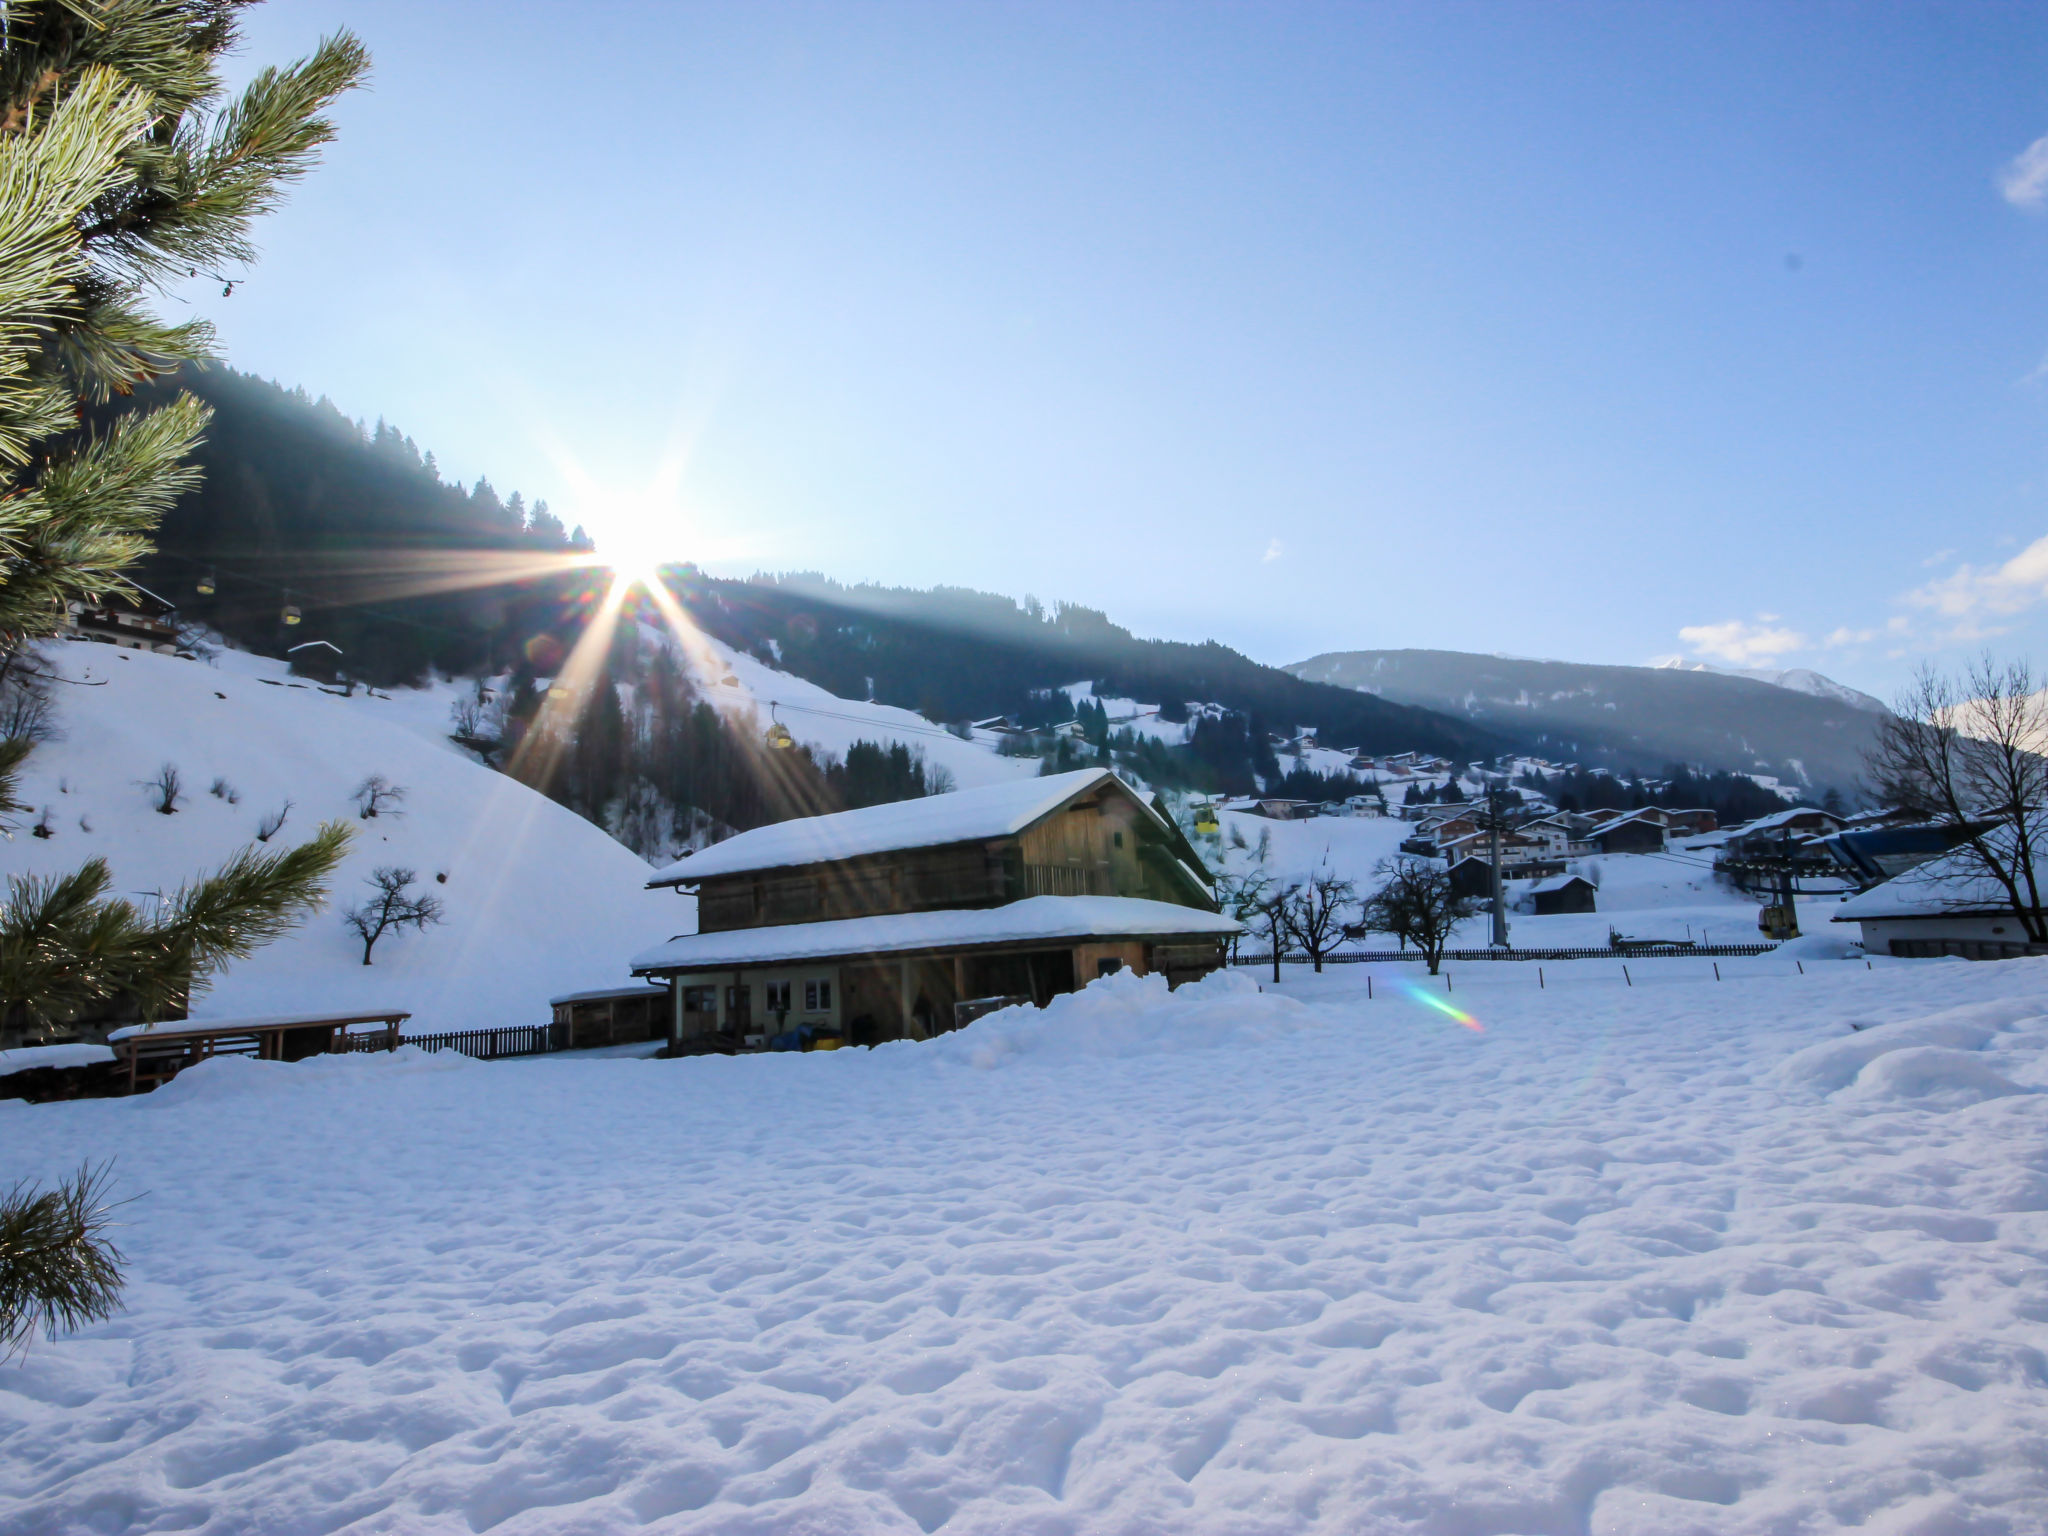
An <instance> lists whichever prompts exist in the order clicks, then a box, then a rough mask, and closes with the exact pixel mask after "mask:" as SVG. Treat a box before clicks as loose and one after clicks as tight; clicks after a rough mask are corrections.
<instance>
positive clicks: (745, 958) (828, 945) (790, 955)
mask: <svg viewBox="0 0 2048 1536" xmlns="http://www.w3.org/2000/svg"><path fill="white" fill-rule="evenodd" d="M1243 931H1244V930H1243V928H1242V927H1241V926H1240V925H1239V924H1238V922H1237V921H1236V920H1235V919H1234V918H1229V917H1225V916H1223V915H1222V914H1221V913H1220V912H1205V911H1203V910H1202V909H1201V908H1199V907H1183V906H1177V905H1175V904H1174V903H1173V902H1170V901H1147V900H1144V899H1142V898H1140V897H1136V896H1027V897H1026V898H1025V899H1024V900H1022V901H1013V902H1011V903H1010V904H1009V905H1007V906H1002V907H981V908H974V909H966V910H963V909H950V910H947V911H943V912H890V913H885V914H883V915H881V916H877V917H847V918H839V919H836V920H835V921H832V922H827V923H783V924H779V925H776V926H774V927H767V928H735V929H731V930H728V931H726V932H724V933H685V934H680V935H678V936H677V937H675V938H673V939H670V940H669V941H668V942H667V943H666V944H660V945H657V946H655V947H654V948H653V949H650V950H647V951H645V952H644V953H642V954H638V955H635V956H634V957H633V962H632V966H633V973H634V974H635V975H646V974H648V973H650V972H656V971H660V972H673V971H701V970H722V969H725V968H728V967H732V966H743V965H775V964H783V965H789V964H812V963H816V962H818V961H823V960H843V959H850V958H854V957H857V956H865V955H904V954H911V953H914V952H917V951H920V950H956V949H987V948H993V947H998V946H1003V945H1017V944H1045V943H1057V942H1060V941H1063V940H1064V941H1067V942H1079V941H1084V940H1087V939H1109V940H1117V939H1224V938H1229V937H1230V936H1231V935H1232V934H1236V933H1242V932H1243Z"/></svg>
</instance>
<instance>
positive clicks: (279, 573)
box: [121, 367, 588, 685]
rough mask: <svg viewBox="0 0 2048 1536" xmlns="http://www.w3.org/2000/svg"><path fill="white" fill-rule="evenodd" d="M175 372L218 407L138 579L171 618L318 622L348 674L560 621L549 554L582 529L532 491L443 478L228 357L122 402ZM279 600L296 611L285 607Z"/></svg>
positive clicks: (411, 674) (564, 550) (259, 639)
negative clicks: (528, 496) (190, 486)
mask: <svg viewBox="0 0 2048 1536" xmlns="http://www.w3.org/2000/svg"><path fill="white" fill-rule="evenodd" d="M179 389H185V390H190V391H191V392H192V393H194V394H196V395H198V396H199V397H200V398H202V399H203V400H205V401H206V402H207V403H208V404H209V405H211V406H212V407H213V420H212V422H211V423H210V424H209V426H208V427H207V431H206V441H205V443H204V444H203V445H202V446H201V448H200V449H199V451H198V452H197V453H196V454H195V455H194V458H195V460H196V461H197V463H198V464H199V466H200V467H201V469H202V470H203V471H204V475H203V477H202V479H201V481H200V484H199V486H198V488H197V489H195V490H192V491H190V492H188V493H187V494H186V495H185V496H183V497H182V498H181V499H180V500H179V501H178V502H177V504H176V505H175V506H174V507H173V508H172V509H171V511H170V513H169V515H168V516H166V517H165V519H164V521H163V524H162V526H161V528H160V529H159V530H158V531H157V533H156V535H155V543H156V545H157V553H156V554H155V555H153V556H151V557H150V558H148V559H147V560H146V561H144V562H143V564H142V566H141V567H140V569H139V570H138V572H137V579H139V580H140V581H141V582H142V583H143V584H144V585H145V586H148V587H150V588H151V589H152V590H154V591H158V592H160V593H161V594H162V595H163V596H165V597H167V598H169V599H171V600H172V601H173V602H175V603H176V604H177V605H178V607H179V610H180V613H181V615H182V616H183V617H184V618H186V619H189V620H192V621H195V622H197V623H201V624H205V625H207V626H208V627H210V628H213V629H216V630H218V631H220V632H221V633H223V634H225V635H227V636H228V637H229V638H230V639H232V640H234V641H235V642H236V643H237V644H239V645H242V646H245V647H247V648H248V649H250V650H254V651H258V652H263V653H268V654H272V655H278V654H282V653H283V651H284V650H285V649H286V648H287V647H288V646H291V645H294V644H297V643H299V642H301V641H305V640H309V639H320V640H326V641H328V642H330V643H331V644H334V645H336V646H339V647H340V648H341V650H342V651H343V653H344V654H345V656H346V658H347V665H348V669H349V671H350V672H351V673H352V674H353V675H354V676H356V677H358V678H361V679H363V680H364V681H367V682H373V683H378V684H384V685H394V684H404V683H412V682H417V681H419V680H420V679H421V678H422V677H424V676H425V675H426V673H427V672H428V671H429V670H430V669H431V670H435V671H439V672H441V673H443V674H477V673H484V672H489V671H493V670H501V669H502V668H503V667H505V666H508V665H510V664H511V661H512V657H513V652H515V651H516V650H517V649H518V647H519V646H520V644H522V643H523V641H524V640H525V639H527V638H530V637H531V636H533V635H535V634H538V633H542V632H546V631H550V630H553V631H561V630H563V629H564V626H565V623H566V622H567V621H568V620H567V611H566V610H565V608H564V604H565V602H566V601H569V600H571V599H573V598H574V597H575V595H576V594H577V592H578V590H579V589H580V588H581V587H582V586H583V585H585V584H586V578H585V577H584V576H583V575H582V574H581V573H575V572H562V571H558V570H555V569H553V567H557V566H560V565H562V564H563V563H564V562H563V561H562V560H561V559H560V558H559V557H561V556H564V555H567V554H571V553H574V552H576V551H578V550H583V549H587V548H588V541H587V540H585V539H584V538H583V537H582V533H581V530H577V531H576V532H575V533H570V532H569V531H567V530H565V529H564V528H563V527H562V525H561V523H560V522H559V521H557V520H556V519H555V517H554V516H553V515H552V514H551V513H550V512H549V511H548V509H547V504H546V503H545V502H542V503H539V504H536V505H534V506H531V507H529V506H528V505H526V503H525V501H524V498H523V497H521V496H520V495H519V493H518V492H516V491H515V492H513V493H512V494H510V495H509V496H507V497H505V498H503V499H500V497H499V495H498V493H497V492H496V491H495V490H494V489H493V488H492V487H491V485H490V483H489V482H488V481H485V480H479V481H478V482H477V483H476V484H475V485H474V486H472V487H468V488H464V487H463V486H460V485H452V484H449V483H447V482H446V481H444V480H443V479H442V478H441V476H440V473H439V471H438V469H437V468H436V466H435V464H434V456H433V454H432V453H431V452H429V453H422V452H421V451H420V450H419V448H418V447H417V446H416V445H415V444H414V443H413V441H412V439H411V438H409V437H406V436H405V435H404V434H403V433H401V432H399V431H397V430H395V429H394V428H391V427H389V426H387V425H385V424H384V423H383V422H381V421H380V422H378V423H377V424H376V426H375V427H374V428H370V429H367V430H366V429H365V428H364V427H363V426H361V425H359V424H358V423H356V422H353V421H351V420H350V419H349V418H348V417H346V416H344V415H343V414H342V413H341V412H340V411H339V410H338V409H336V407H335V406H334V405H333V404H332V403H331V402H329V401H327V400H325V399H320V400H314V399H312V398H310V397H309V396H308V395H307V394H306V393H305V392H304V391H302V390H287V389H284V388H281V387H280V386H278V385H276V384H272V383H267V382H265V381H264V380H261V379H256V378H252V377H250V376H249V375H247V374H241V373H237V372H235V371H234V370H232V369H229V368H220V367H215V368H208V369H204V370H192V369H187V370H186V371H185V372H184V373H183V374H182V375H181V376H179V377H178V378H177V379H175V380H173V381H170V382H168V383H165V384H161V385H155V386H149V387H145V388H143V389H140V390H138V391H137V392H136V393H135V395H134V396H133V397H131V398H130V399H129V400H127V401H124V402H122V403H121V408H122V409H133V408H135V407H136V406H138V405H139V406H148V405H152V404H156V403H159V402H160V401H161V400H162V399H163V398H166V397H167V396H169V395H172V394H175V393H176V391H177V390H179ZM549 557H554V558H552V559H550V558H549ZM507 578H510V579H507ZM207 587H211V588H213V590H212V591H211V592H208V591H205V590H203V589H204V588H207ZM287 607H290V608H293V609H296V610H297V611H298V612H299V614H300V615H301V616H302V617H301V622H300V623H298V624H296V625H287V624H286V623H284V622H283V614H284V612H285V610H286V608H287Z"/></svg>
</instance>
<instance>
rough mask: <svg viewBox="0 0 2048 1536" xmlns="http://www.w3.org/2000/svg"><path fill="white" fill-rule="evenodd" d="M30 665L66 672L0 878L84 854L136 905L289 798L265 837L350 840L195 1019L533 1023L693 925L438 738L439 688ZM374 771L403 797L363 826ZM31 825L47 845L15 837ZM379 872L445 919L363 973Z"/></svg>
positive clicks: (54, 868) (442, 720)
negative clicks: (363, 797) (164, 774)
mask: <svg viewBox="0 0 2048 1536" xmlns="http://www.w3.org/2000/svg"><path fill="white" fill-rule="evenodd" d="M48 655H49V658H50V662H51V664H52V666H53V667H54V668H55V669H56V671H57V672H58V674H59V675H60V676H61V677H62V678H64V679H65V681H64V682H62V683H59V684H57V685H56V686H55V688H54V693H55V701H54V702H55V724H56V727H57V730H58V733H59V734H58V737H57V739H55V740H52V741H48V742H45V743H43V744H42V745H41V746H38V747H37V748H36V749H35V751H34V752H33V753H32V754H31V755H30V757H29V760H28V764H27V767H26V770H25V771H24V773H23V776H22V791H21V792H22V797H23V799H24V800H26V801H27V802H28V804H29V806H30V807H31V809H30V810H29V812H28V813H27V815H25V816H23V817H21V818H19V822H20V824H19V826H18V827H17V829H16V831H15V833H14V835H13V838H12V840H11V841H8V842H5V843H0V874H9V875H15V874H54V873H60V872H66V871H69V870H73V869H76V868H77V867H78V865H79V864H80V863H82V862H83V861H84V860H86V859H87V858H89V857H91V856H92V855H94V854H99V855H102V856H104V857H105V858H106V859H107V861H108V863H109V864H110V865H111V867H112V869H113V874H114V889H115V891H116V892H117V893H119V894H121V895H124V896H128V897H130V898H131V899H132V898H134V897H137V896H144V897H146V896H148V895H149V894H151V893H153V892H159V891H169V890H173V889H175V888H176V887H177V886H178V885H179V884H180V883H181V882H183V881H186V880H189V879H191V878H192V877H193V876H194V875H196V874H198V873H199V872H201V871H202V870H206V869H210V868H212V867H214V866H216V865H218V864H219V863H221V862H222V861H223V860H224V859H226V858H227V857H228V856H229V855H231V854H233V853H235V852H236V851H238V850H239V849H241V848H243V847H246V846H247V845H248V844H249V843H250V842H251V840H252V839H253V838H254V837H255V835H256V831H257V828H258V824H259V821H260V820H261V819H262V818H263V817H265V816H266V815H269V814H273V813H275V812H277V811H278V810H279V809H280V808H283V807H285V806H286V805H287V804H289V807H290V809H289V814H288V817H287V819H286V821H285V824H284V827H283V830H282V831H280V832H279V833H278V834H277V837H276V840H275V843H274V844H273V846H284V845H286V844H289V843H291V842H292V841H294V840H296V839H298V838H302V837H303V836H305V835H306V834H307V833H309V832H310V831H311V830H312V829H313V828H314V826H315V825H317V824H318V823H319V822H321V821H324V820H330V819H334V818H341V819H344V820H346V821H347V822H348V824H349V825H350V826H351V827H353V828H354V829H355V832H356V841H355V846H354V847H353V848H352V849H351V850H350V852H349V855H348V858H347V860H346V862H345V863H344V865H343V867H342V869H341V871H340V873H339V875H338V876H337V878H336V881H335V885H334V897H333V900H332V902H331V903H330V907H329V910H328V911H326V912H324V913H322V914H320V915H318V916H316V917H314V918H312V919H311V920H310V921H308V922H307V923H306V924H305V926H303V927H302V928H300V929H299V930H298V931H297V932H295V933H293V934H291V935H289V936H288V937H286V938H284V939H282V940H280V941H278V942H277V943H275V944H272V945H270V946H269V947H267V948H265V949H263V950H260V951H259V952H258V953H257V954H255V955H254V956H252V957H251V958H250V959H248V960H244V961H242V962H240V963H239V964H237V965H235V966H233V967H231V968H230V969H229V971H228V972H227V974H226V975H225V976H224V977H222V978H221V979H220V980H219V981H218V982H217V983H216V984H215V986H214V987H213V989H212V990H211V991H210V992H208V993H205V994H203V995H202V996H200V997H199V998H197V999H196V1000H195V1001H194V1004H193V1009H192V1012H193V1014H194V1016H195V1017H215V1018H220V1017H241V1016H247V1015H251V1014H263V1013H286V1012H306V1011H311V1010H314V1009H322V1008H330V1007H335V1008H355V1007H365V1008H368V1007H378V1008H384V1007H391V1008H405V1009H410V1010H411V1011H412V1012H413V1014H414V1020H413V1023H412V1024H411V1026H409V1027H410V1028H412V1029H414V1030H415V1031H427V1030H437V1029H465V1028H481V1027H484V1026H486V1025H497V1024H530V1023H539V1022H543V1021H545V1019H546V1018H547V1016H548V1015H547V1002H548V999H549V997H550V996H552V995H554V994H557V993H560V992H566V991H571V990H575V989H578V988H583V987H593V986H605V985H610V984H613V983H623V982H625V981H627V980H629V978H628V976H627V974H626V959H627V957H628V956H630V955H631V954H633V953H634V951H635V950H636V949H640V948H644V947H646V946H647V945H648V944H651V943H655V942H658V941H660V940H662V939H665V938H667V937H668V936H669V935H671V934H674V933H679V932H685V931H689V930H691V929H694V928H695V926H696V917H695V910H694V903H693V902H691V901H689V900H687V899H680V898H678V897H677V896H675V895H674V894H673V893H671V892H658V893H657V892H651V891H648V890H645V889H643V884H644V882H645V880H646V879H647V876H648V874H649V869H648V866H647V865H646V864H645V863H644V862H643V861H642V860H641V859H639V858H638V857H636V856H635V855H634V854H633V853H631V852H630V851H629V850H627V849H626V848H623V847H621V846H620V845H619V844H618V843H615V842H614V841H612V839H611V838H609V837H607V836H606V835H605V834H604V832H602V831H601V830H600V829H598V828H597V827H595V826H592V825H591V824H590V823H589V822H587V821H584V820H583V819H582V818H581V817H579V816H576V815H575V814H573V813H572V812H570V811H567V810H565V809H563V808H562V807H561V806H559V805H557V804H555V803H554V802H553V801H551V800H549V799H547V798H546V797H544V796H542V795H539V794H536V793H534V792H533V791H532V790H530V789H528V788H526V787H525V786H524V785H522V784H519V783H518V782H516V781H514V780H512V779H510V778H507V777H505V776H504V775H502V774H499V773H495V772H493V771H492V770H490V769H488V768H486V767H483V766H482V765H480V764H478V763H476V762H474V761H472V760H471V759H470V758H468V757H467V756H466V755H465V754H464V753H462V752H461V751H460V750H459V749H458V748H456V747H455V746H454V745H453V744H451V743H450V742H449V741H448V740H447V738H446V735H445V732H446V730H447V728H448V726H447V722H448V708H449V704H450V702H451V700H452V699H453V697H454V694H455V692H456V691H457V690H456V687H455V685H443V686H440V687H437V688H431V689H419V690H406V691H399V692H396V693H393V694H391V695H389V696H386V695H384V694H381V693H377V694H372V693H366V692H363V691H361V690H358V691H357V692H356V694H355V695H354V696H353V697H349V698H344V697H341V696H340V695H338V694H336V693H329V692H325V691H322V690H321V689H319V688H317V687H315V686H313V685H312V684H310V683H308V682H306V681H304V680H303V679H299V678H292V677H289V676H288V674H287V672H286V669H285V668H284V666H283V665H282V664H281V663H278V662H273V661H268V660H265V659H263V658H260V657H254V656H249V655H247V654H245V653H241V652H233V651H230V652H224V653H222V654H221V655H220V656H219V657H218V658H217V660H216V661H215V662H214V663H212V664H208V663H206V662H202V661H185V660H180V659H177V658H174V657H169V656H158V655H153V654H150V653H147V652H138V651H127V650H118V649H116V648H114V647H112V646H106V645H90V644H61V645H55V646H52V647H50V648H49V651H48ZM166 764H168V765H170V766H172V767H174V768H175V769H176V770H177V772H178V774H179V776H180V778H181V779H182V781H183V790H182V794H181V796H180V798H179V800H178V802H177V805H176V809H175V810H174V811H173V812H172V813H171V814H169V815H165V814H161V813H159V812H158V811H156V810H155V809H153V808H152V803H151V794H150V792H149V791H147V790H146V789H145V788H144V787H143V786H144V782H145V781H147V780H149V779H152V778H154V777H155V776H156V775H157V774H158V772H159V771H160V769H161V768H163V767H164V766H165V765H166ZM372 774H382V775H383V776H384V777H385V778H386V779H388V780H389V781H390V782H391V783H393V784H395V785H397V786H398V787H399V788H400V789H402V790H403V791H404V792H405V798H404V800H403V801H402V802H401V803H400V804H399V805H397V806H395V807H393V808H392V810H391V811H387V812H386V813H384V814H382V815H380V816H378V817H377V818H376V819H374V820H367V819H364V818H363V817H362V816H361V815H360V814H359V812H358V809H357V805H356V802H355V800H354V798H353V796H354V793H355V790H356V788H357V786H358V785H360V784H361V783H362V782H363V781H364V780H365V779H366V778H368V777H369V776H370V775H372ZM38 821H41V822H43V823H44V824H45V825H47V826H48V828H49V829H50V835H49V836H48V837H39V836H36V835H33V834H32V832H31V830H30V828H31V826H32V825H33V824H34V823H36V822H38ZM383 865H396V866H399V867H402V868H410V869H413V870H416V871H417V872H418V874H419V877H420V882H421V884H420V888H421V889H424V890H426V891H428V892H430V893H432V894H433V895H435V896H436V897H438V898H439V899H440V900H441V902H442V903H443V905H444V907H445V909H446V917H445V920H444V921H443V922H442V923H441V924H440V925H439V926H437V927H431V928H428V929H427V930H426V931H424V932H422V933H405V934H400V935H395V936H389V937H386V938H384V939H383V940H381V941H380V942H379V944H378V945H377V948H376V951H375V954H374V962H375V963H374V964H372V965H369V966H365V965H364V964H363V963H362V945H361V943H360V941H358V940H357V939H356V938H355V937H354V936H353V935H352V934H350V933H349V932H347V931H346V930H345V929H344V928H343V926H342V921H341V917H340V910H341V908H342V907H344V906H346V905H347V904H349V903H350V902H353V901H355V900H358V899H359V898H360V897H361V896H362V895H363V893H364V891H365V890H366V885H365V881H366V879H367V877H368V876H369V874H370V872H371V871H372V870H373V869H376V868H378V867H379V866H383ZM444 876H445V880H444V879H443V878H442V877H444Z"/></svg>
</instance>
